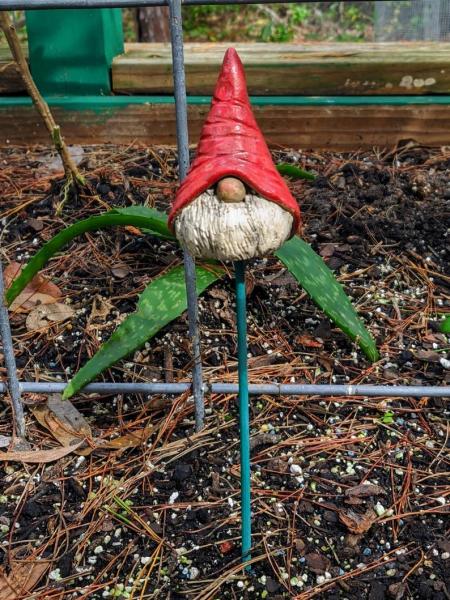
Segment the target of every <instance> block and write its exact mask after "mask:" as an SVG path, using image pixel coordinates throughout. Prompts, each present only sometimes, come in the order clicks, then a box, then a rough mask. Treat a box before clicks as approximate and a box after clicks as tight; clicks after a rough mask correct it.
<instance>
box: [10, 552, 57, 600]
mask: <svg viewBox="0 0 450 600" xmlns="http://www.w3.org/2000/svg"><path fill="white" fill-rule="evenodd" d="M49 566H50V565H49V563H48V562H47V561H43V560H42V561H37V560H29V559H25V560H23V561H18V560H12V561H11V571H10V572H9V573H8V575H7V574H6V572H5V570H4V569H3V568H2V567H0V600H23V598H28V597H29V593H30V592H31V591H32V590H33V589H34V588H35V587H36V585H37V584H38V583H39V580H40V579H41V578H42V577H43V575H44V574H45V573H46V571H47V570H48V569H49Z"/></svg>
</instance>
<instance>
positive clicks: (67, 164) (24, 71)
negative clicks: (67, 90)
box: [0, 11, 85, 189]
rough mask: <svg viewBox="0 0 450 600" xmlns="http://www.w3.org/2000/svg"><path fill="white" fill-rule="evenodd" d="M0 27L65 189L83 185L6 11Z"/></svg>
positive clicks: (1, 18)
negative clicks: (48, 139) (58, 159)
mask: <svg viewBox="0 0 450 600" xmlns="http://www.w3.org/2000/svg"><path fill="white" fill-rule="evenodd" d="M0 27H1V29H2V30H3V32H4V34H5V36H6V39H7V41H8V45H9V48H10V50H11V53H12V55H13V58H14V60H15V61H16V65H17V69H18V71H19V73H20V75H21V77H22V79H23V82H24V84H25V87H26V89H27V92H28V93H29V95H30V97H31V99H32V101H33V104H34V106H35V107H36V109H37V110H38V112H39V114H40V115H41V117H42V119H43V121H44V123H45V126H46V127H47V130H48V132H49V134H50V136H51V138H52V140H53V143H54V145H55V148H56V150H57V151H58V153H59V155H60V157H61V160H62V164H63V167H64V173H65V175H66V179H67V186H66V189H68V187H70V185H72V184H75V185H84V184H85V181H84V178H83V176H82V175H81V174H80V172H79V171H78V168H77V166H76V164H75V162H74V160H73V158H72V157H71V155H70V154H69V151H68V149H67V146H66V144H65V142H64V140H63V138H62V136H61V130H60V127H59V125H57V124H56V122H55V119H54V118H53V115H52V113H51V111H50V108H49V106H48V104H47V102H46V101H45V100H44V98H43V97H42V95H41V93H40V92H39V90H38V88H37V86H36V84H35V83H34V81H33V77H32V76H31V72H30V69H29V67H28V63H27V60H26V58H25V55H24V53H23V51H22V47H21V45H20V41H19V38H18V36H17V32H16V28H15V26H14V24H13V23H12V21H11V19H10V17H9V14H8V13H7V12H6V11H3V12H0Z"/></svg>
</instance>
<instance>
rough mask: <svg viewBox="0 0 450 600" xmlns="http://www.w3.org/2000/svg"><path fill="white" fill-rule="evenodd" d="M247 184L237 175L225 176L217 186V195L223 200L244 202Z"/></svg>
mask: <svg viewBox="0 0 450 600" xmlns="http://www.w3.org/2000/svg"><path fill="white" fill-rule="evenodd" d="M245 193H246V192H245V185H244V184H243V183H242V181H240V179H236V178H235V177H224V178H223V179H221V180H220V181H219V183H218V184H217V188H216V196H217V198H218V199H219V200H221V201H222V202H228V203H233V202H244V200H245Z"/></svg>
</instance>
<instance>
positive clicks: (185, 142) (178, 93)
mask: <svg viewBox="0 0 450 600" xmlns="http://www.w3.org/2000/svg"><path fill="white" fill-rule="evenodd" d="M169 11H170V35H171V40H172V68H173V80H174V95H175V111H176V122H177V146H178V169H179V177H180V181H183V179H184V178H185V177H186V175H187V172H188V169H189V138H188V124H187V101H186V81H185V74H184V50H183V23H182V16H181V0H170V2H169ZM184 275H185V280H186V295H187V308H188V319H189V337H190V340H191V347H192V354H193V361H194V364H193V367H192V387H193V394H194V403H195V430H196V431H200V430H201V429H203V423H204V418H205V402H204V388H203V377H202V359H201V351H200V333H199V325H198V304H197V288H196V276H195V262H194V259H193V258H192V256H191V255H190V254H189V253H188V252H187V251H186V250H185V251H184Z"/></svg>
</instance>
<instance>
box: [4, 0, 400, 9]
mask: <svg viewBox="0 0 450 600" xmlns="http://www.w3.org/2000/svg"><path fill="white" fill-rule="evenodd" d="M341 1H342V2H350V1H351V0H341ZM377 1H378V2H380V1H381V2H387V1H389V0H377ZM170 2H171V0H0V10H31V9H33V10H36V9H47V8H137V7H140V6H170ZM304 2H309V3H314V2H320V0H183V2H182V4H183V5H191V6H199V5H209V4H210V5H213V4H222V5H223V4H301V3H304Z"/></svg>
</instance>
